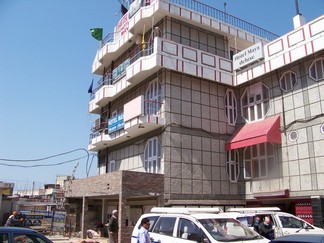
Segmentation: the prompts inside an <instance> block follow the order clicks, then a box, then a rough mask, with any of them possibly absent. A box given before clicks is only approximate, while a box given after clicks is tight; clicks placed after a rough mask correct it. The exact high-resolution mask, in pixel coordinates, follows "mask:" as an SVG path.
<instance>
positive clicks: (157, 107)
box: [89, 100, 163, 144]
mask: <svg viewBox="0 0 324 243" xmlns="http://www.w3.org/2000/svg"><path fill="white" fill-rule="evenodd" d="M162 105H163V102H161V101H160V100H144V115H155V116H158V115H160V114H161V107H162ZM101 134H109V129H108V122H101V123H100V124H95V125H94V126H93V127H92V128H91V134H90V141H89V144H91V140H92V139H93V138H96V137H98V136H100V135H101Z"/></svg>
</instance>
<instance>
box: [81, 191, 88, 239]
mask: <svg viewBox="0 0 324 243" xmlns="http://www.w3.org/2000/svg"><path fill="white" fill-rule="evenodd" d="M86 222H88V199H87V198H86V197H85V196H83V197H82V215H81V231H82V238H83V239H86V238H87V228H86Z"/></svg>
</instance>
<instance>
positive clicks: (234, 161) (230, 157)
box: [226, 149, 240, 182]
mask: <svg viewBox="0 0 324 243" xmlns="http://www.w3.org/2000/svg"><path fill="white" fill-rule="evenodd" d="M226 173H227V175H228V178H229V180H230V182H237V180H238V178H239V175H240V163H239V153H238V150H237V149H233V150H229V151H227V159H226Z"/></svg>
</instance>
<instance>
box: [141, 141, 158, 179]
mask: <svg viewBox="0 0 324 243" xmlns="http://www.w3.org/2000/svg"><path fill="white" fill-rule="evenodd" d="M144 169H145V171H146V172H148V173H159V172H160V169H161V144H160V142H159V140H158V138H157V137H154V138H151V139H149V140H148V141H147V143H146V145H145V150H144Z"/></svg>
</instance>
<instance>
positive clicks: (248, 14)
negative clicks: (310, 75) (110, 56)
mask: <svg viewBox="0 0 324 243" xmlns="http://www.w3.org/2000/svg"><path fill="white" fill-rule="evenodd" d="M201 2H203V3H205V4H207V5H210V6H213V7H215V8H218V9H220V10H223V11H224V2H225V1H219V0H208V1H207V0H205V1H204V0H202V1H201ZM226 3H227V4H226V12H227V13H229V14H231V15H234V16H236V17H239V18H241V19H243V20H246V21H248V22H251V23H253V24H255V25H257V26H260V27H262V28H264V29H267V30H269V31H271V32H274V33H276V34H279V35H283V34H285V33H287V32H289V31H291V30H292V29H293V21H292V18H293V17H294V16H295V15H296V10H295V0H269V1H265V0H262V1H261V0H227V1H226ZM119 9H120V6H119V3H118V1H116V0H0V30H1V33H0V85H1V86H0V100H1V116H0V117H1V122H0V163H6V164H16V165H33V164H41V165H49V164H54V163H61V162H67V161H69V160H73V159H76V158H79V157H84V156H86V155H87V154H86V152H85V151H84V150H78V151H75V152H73V153H70V154H66V155H63V156H59V157H55V158H52V159H49V160H43V161H39V162H32V163H18V162H7V161H3V159H12V160H26V159H40V158H44V157H49V156H52V155H56V154H60V153H65V152H69V151H73V150H76V149H86V148H87V145H88V141H89V134H90V127H91V124H92V122H93V120H94V119H95V118H96V116H90V115H89V114H88V102H89V94H88V93H87V90H88V87H89V85H90V83H91V80H92V79H93V78H94V79H95V80H98V79H99V77H96V76H94V75H92V73H91V65H92V62H93V59H94V56H95V53H96V50H97V48H98V41H96V40H95V39H93V38H92V37H91V35H90V31H89V30H90V29H91V28H94V27H101V28H103V29H104V35H106V34H108V33H110V32H113V28H114V26H115V25H116V23H117V21H118V19H119V18H120V14H117V15H116V16H115V13H116V12H118V11H119ZM299 9H300V12H301V13H302V15H303V16H305V17H306V21H310V20H312V19H314V18H316V17H318V16H320V15H322V14H324V1H323V0H299ZM77 162H79V166H78V168H77V169H76V173H75V176H76V177H78V178H82V177H86V162H87V160H86V158H83V159H79V160H78V161H73V162H69V163H66V164H63V165H59V166H54V167H53V166H48V167H35V168H20V167H8V166H4V165H1V164H0V181H6V182H14V183H15V184H16V189H27V188H29V189H31V187H32V182H33V181H34V182H35V187H36V188H39V187H42V186H43V184H44V183H54V182H55V178H56V175H71V174H72V171H73V169H74V167H75V165H76V164H77ZM95 174H96V161H94V163H93V165H92V168H91V170H90V172H89V175H90V176H91V175H95Z"/></svg>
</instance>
